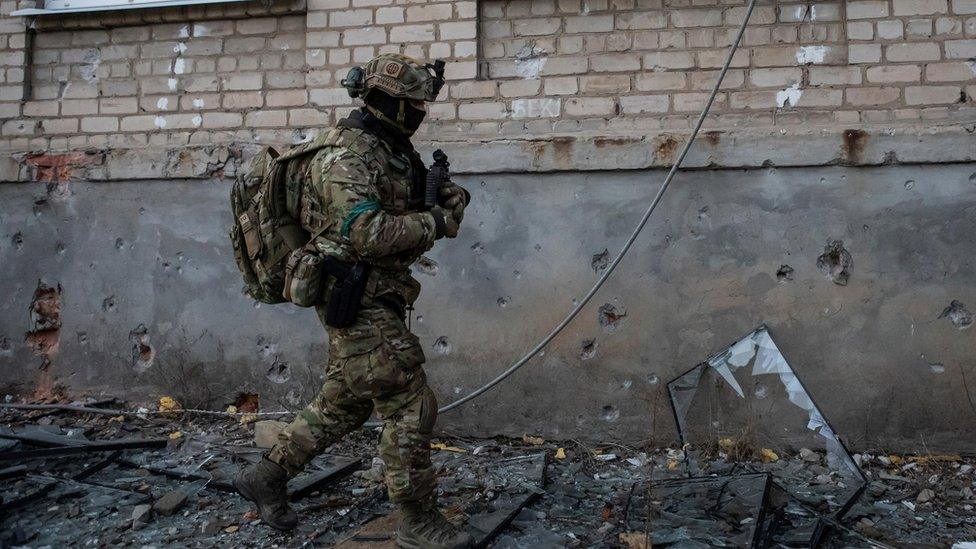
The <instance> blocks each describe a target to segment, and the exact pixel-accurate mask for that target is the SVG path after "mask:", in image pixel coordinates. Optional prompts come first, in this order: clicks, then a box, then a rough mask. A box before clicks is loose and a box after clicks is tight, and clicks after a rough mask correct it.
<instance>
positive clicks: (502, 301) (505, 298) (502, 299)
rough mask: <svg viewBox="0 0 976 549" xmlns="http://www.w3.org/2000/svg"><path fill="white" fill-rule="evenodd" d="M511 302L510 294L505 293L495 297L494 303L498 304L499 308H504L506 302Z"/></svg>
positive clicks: (506, 305)
mask: <svg viewBox="0 0 976 549" xmlns="http://www.w3.org/2000/svg"><path fill="white" fill-rule="evenodd" d="M511 302H512V296H510V295H505V296H502V297H499V298H498V299H496V300H495V305H498V306H499V307H500V308H502V309H504V308H505V307H508V304H509V303H511Z"/></svg>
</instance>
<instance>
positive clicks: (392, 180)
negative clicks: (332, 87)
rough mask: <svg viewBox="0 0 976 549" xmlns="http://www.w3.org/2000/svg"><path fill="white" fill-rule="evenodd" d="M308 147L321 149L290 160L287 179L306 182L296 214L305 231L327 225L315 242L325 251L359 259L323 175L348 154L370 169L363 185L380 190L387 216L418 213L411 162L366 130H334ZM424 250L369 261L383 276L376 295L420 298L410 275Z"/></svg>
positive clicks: (411, 299)
mask: <svg viewBox="0 0 976 549" xmlns="http://www.w3.org/2000/svg"><path fill="white" fill-rule="evenodd" d="M306 146H308V147H309V148H315V149H318V151H317V152H316V153H315V154H314V155H306V156H301V157H299V158H297V159H296V160H294V161H292V162H291V163H290V164H289V166H288V171H287V176H286V177H288V178H295V179H297V181H296V183H297V182H298V181H301V183H302V187H301V188H302V189H303V191H302V195H301V200H300V204H298V209H296V210H292V211H298V212H299V219H300V221H301V223H302V226H303V228H304V229H305V230H306V231H308V232H309V233H313V234H314V233H316V232H317V231H319V230H320V229H321V228H323V227H326V228H325V230H324V231H323V232H322V233H321V236H320V237H319V238H317V239H316V243H315V244H316V246H317V247H318V248H319V250H321V251H322V252H323V253H326V254H329V255H332V256H334V257H336V258H338V259H340V260H341V261H347V262H355V261H358V260H359V259H360V258H359V257H358V254H357V253H356V251H355V249H354V248H353V246H352V244H351V243H350V242H349V241H348V239H347V238H345V237H343V236H342V235H341V228H342V222H343V220H342V219H337V217H338V215H336V214H335V212H330V211H328V205H329V204H330V203H331V193H332V190H333V189H332V188H330V187H332V185H333V184H331V183H323V176H324V174H325V173H326V172H327V171H328V170H329V169H330V168H331V167H332V166H333V165H334V164H335V162H337V161H338V160H340V159H342V158H344V157H346V156H347V155H353V156H355V157H357V158H358V159H360V160H361V161H362V162H363V163H365V164H366V166H367V167H368V169H369V173H370V178H371V181H369V182H365V183H369V184H370V185H371V186H373V187H375V188H376V189H377V191H378V194H379V202H380V207H381V208H382V210H383V211H384V212H386V213H388V214H392V215H403V214H407V213H411V212H413V211H416V210H415V209H412V208H411V204H416V203H418V201H419V202H421V203H422V200H423V197H422V196H419V197H415V196H412V194H416V191H414V190H413V189H412V183H411V181H412V178H411V173H410V170H411V166H410V161H409V160H408V159H407V158H406V157H404V156H403V155H398V154H396V153H394V152H392V151H391V150H390V148H389V146H388V145H386V143H384V142H383V141H382V140H380V139H379V138H377V137H376V136H374V135H372V134H370V133H368V132H366V131H364V130H360V129H355V128H345V127H339V128H335V129H333V130H331V131H330V132H329V133H327V134H324V135H321V136H319V137H318V138H317V139H315V140H314V141H312V142H310V143H308V144H307V145H306ZM425 251H426V250H422V249H420V250H408V251H405V252H402V253H400V254H396V255H393V256H388V257H383V258H378V259H374V260H371V261H370V263H371V264H372V265H373V267H375V271H376V272H377V273H378V275H379V280H378V288H377V290H376V292H377V293H383V292H385V291H395V292H397V293H399V294H401V295H402V296H403V297H404V298H405V299H407V301H408V302H411V303H412V302H413V300H414V299H416V295H417V294H419V291H420V285H419V283H418V282H417V281H416V280H413V278H412V277H411V276H410V272H409V267H410V265H411V264H412V263H414V262H415V261H416V260H417V259H418V258H419V257H420V256H421V255H422V254H423V253H424V252H425Z"/></svg>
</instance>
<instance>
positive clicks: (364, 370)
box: [268, 127, 437, 502]
mask: <svg viewBox="0 0 976 549" xmlns="http://www.w3.org/2000/svg"><path fill="white" fill-rule="evenodd" d="M310 146H316V147H323V148H322V149H321V150H320V151H319V152H318V153H316V154H315V155H314V156H313V157H310V158H309V159H308V160H303V161H300V162H295V163H293V165H291V166H289V177H298V178H302V180H303V181H304V182H305V183H304V185H305V187H304V192H303V195H302V204H301V209H300V211H301V219H302V223H303V225H304V226H305V227H304V228H305V229H306V230H308V231H309V232H312V233H314V232H316V231H318V230H320V229H321V228H322V227H323V226H328V227H327V228H326V229H325V230H324V232H323V233H322V236H321V237H319V238H318V239H316V241H315V246H316V247H317V248H318V249H319V250H320V251H321V252H323V253H325V254H328V255H331V256H334V257H337V258H339V259H340V260H343V261H350V262H351V261H356V260H359V259H365V260H367V261H369V263H370V264H371V266H372V270H371V274H370V279H369V283H368V287H367V295H366V298H365V299H364V302H363V308H362V310H361V311H360V313H359V315H358V317H357V318H356V321H355V323H354V324H353V325H352V326H349V327H347V328H341V329H340V328H333V327H329V326H326V331H327V332H328V334H329V364H328V369H327V373H326V382H325V385H324V386H323V387H322V390H321V391H320V392H319V394H318V396H316V397H315V399H314V400H313V401H312V403H311V404H309V405H308V407H307V408H305V409H304V410H303V411H302V412H300V413H299V414H298V416H297V417H296V418H295V420H294V421H293V422H292V423H291V424H290V425H288V427H287V428H286V429H285V430H284V431H283V432H282V433H281V435H280V436H279V440H278V442H277V444H276V445H275V446H274V448H272V450H271V451H270V453H269V454H268V459H270V460H271V461H273V462H275V463H277V464H278V465H280V466H282V467H283V468H284V469H285V470H286V471H288V473H289V474H291V475H294V474H296V473H298V472H299V471H300V470H301V469H302V467H303V466H304V465H305V464H306V463H308V462H309V461H310V460H311V459H312V458H313V457H315V456H316V455H317V454H319V453H321V452H322V451H323V450H324V449H325V448H326V447H328V446H329V445H331V444H333V443H335V442H336V441H338V440H339V439H340V438H342V436H343V435H345V434H346V433H349V432H350V431H353V430H355V429H357V428H359V427H360V426H361V425H362V424H363V423H364V422H365V421H366V420H367V418H369V416H370V415H371V413H372V411H373V410H374V409H375V410H376V411H377V412H378V414H379V416H380V417H381V418H382V420H383V422H384V426H383V433H382V435H381V437H380V454H381V456H382V458H383V460H384V462H385V463H386V469H387V473H386V482H387V486H388V489H389V493H390V500H391V501H394V502H419V501H429V500H431V499H432V498H433V497H434V490H435V487H436V486H435V481H434V475H433V469H432V467H431V462H430V438H431V433H432V429H433V426H434V421H435V419H436V417H437V401H436V399H435V397H434V394H433V392H432V391H431V390H430V388H429V387H428V386H427V378H426V375H425V374H424V370H423V368H422V364H423V363H424V360H425V359H424V353H423V350H422V349H421V346H420V343H419V340H418V338H417V336H415V335H414V334H413V333H411V332H410V331H409V330H408V329H407V327H406V325H405V324H404V318H403V316H402V310H397V309H398V307H396V306H395V305H393V306H391V303H393V304H396V303H399V304H400V306H404V305H411V304H412V303H413V302H414V300H416V298H417V296H418V294H419V292H420V284H419V282H417V281H416V280H415V279H414V278H413V277H412V276H411V275H410V270H409V266H410V264H412V263H413V262H414V261H415V260H416V259H417V258H418V257H420V255H421V254H423V253H424V252H425V251H427V250H429V249H430V248H431V246H433V244H434V240H435V237H436V232H435V219H434V217H433V215H432V214H431V213H429V212H418V211H413V210H411V209H410V207H409V203H410V199H411V198H412V197H411V192H412V191H411V188H412V185H411V173H410V170H411V167H410V163H409V161H405V160H404V158H402V156H403V155H400V154H397V153H395V152H394V151H393V149H392V148H391V147H390V146H389V145H388V144H387V143H386V142H385V141H383V140H380V139H379V138H377V137H375V136H374V135H373V134H371V133H368V132H366V131H364V130H361V129H356V128H348V127H340V128H336V129H334V130H332V131H331V132H330V133H328V134H327V135H324V136H321V137H320V138H319V139H318V140H317V142H315V143H313V144H310ZM413 194H416V191H415V190H414V191H413ZM413 198H416V197H413ZM328 290H329V288H326V292H328ZM325 295H328V293H326V294H325ZM317 311H318V314H319V317H320V319H322V321H323V324H324V321H325V310H324V307H323V306H320V307H318V308H317Z"/></svg>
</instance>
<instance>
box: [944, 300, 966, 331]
mask: <svg viewBox="0 0 976 549" xmlns="http://www.w3.org/2000/svg"><path fill="white" fill-rule="evenodd" d="M939 318H948V319H949V322H952V325H953V326H955V327H956V328H957V329H959V330H965V329H966V328H969V327H970V326H972V325H973V313H972V312H970V311H969V309H967V308H966V305H965V304H964V303H962V302H961V301H957V300H955V299H953V300H952V301H951V302H949V306H948V307H946V308H945V309H943V310H942V314H940V315H939Z"/></svg>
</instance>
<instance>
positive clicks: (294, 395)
mask: <svg viewBox="0 0 976 549" xmlns="http://www.w3.org/2000/svg"><path fill="white" fill-rule="evenodd" d="M303 401H304V398H303V397H302V392H301V391H299V390H298V389H289V390H288V392H287V393H285V402H287V403H288V404H290V405H291V406H301V405H302V402H303Z"/></svg>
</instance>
